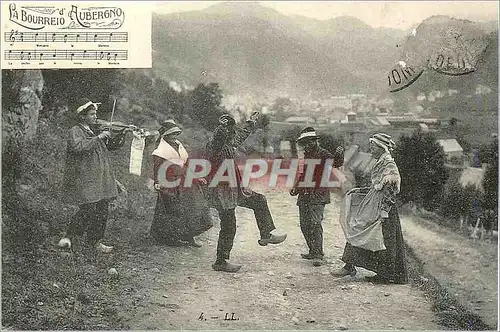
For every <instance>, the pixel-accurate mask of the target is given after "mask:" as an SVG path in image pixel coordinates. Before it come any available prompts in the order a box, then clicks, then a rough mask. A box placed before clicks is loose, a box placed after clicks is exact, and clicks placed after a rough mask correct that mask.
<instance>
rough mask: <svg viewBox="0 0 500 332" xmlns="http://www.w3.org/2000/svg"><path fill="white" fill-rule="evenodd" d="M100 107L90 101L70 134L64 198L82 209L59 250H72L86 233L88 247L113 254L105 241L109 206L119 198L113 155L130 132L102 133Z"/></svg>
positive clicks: (78, 110) (77, 111) (78, 111)
mask: <svg viewBox="0 0 500 332" xmlns="http://www.w3.org/2000/svg"><path fill="white" fill-rule="evenodd" d="M99 104H100V103H93V102H91V101H88V102H86V103H85V104H83V105H81V106H80V107H78V109H77V110H76V113H77V117H78V123H77V124H76V125H75V126H73V127H72V128H71V129H70V130H69V135H68V140H67V152H66V169H65V174H64V189H63V191H64V195H63V196H64V199H65V200H66V202H67V203H69V204H74V205H78V206H79V211H78V212H77V213H76V214H75V215H74V216H73V217H72V219H71V221H70V224H69V227H68V229H67V234H66V236H65V237H64V238H62V239H61V240H60V241H59V246H60V247H71V241H73V239H74V237H75V236H83V234H84V233H86V235H87V236H86V243H87V245H89V246H91V247H93V248H95V249H96V250H97V251H98V252H102V253H109V252H111V251H112V250H113V247H111V246H107V245H104V244H103V243H102V242H101V241H102V239H103V237H104V233H105V231H106V224H107V220H108V206H109V202H110V200H112V199H114V198H116V197H117V196H118V190H117V183H116V180H115V176H114V174H113V169H112V168H111V160H110V159H111V158H110V153H109V151H111V150H116V149H118V148H120V147H122V146H123V144H124V142H125V133H126V132H127V131H128V130H126V129H124V130H122V131H121V132H120V133H118V134H117V135H116V136H114V137H112V136H111V132H110V130H102V131H101V130H100V129H99V128H98V126H96V124H97V108H98V105H99ZM101 129H102V128H101ZM106 129H107V128H106Z"/></svg>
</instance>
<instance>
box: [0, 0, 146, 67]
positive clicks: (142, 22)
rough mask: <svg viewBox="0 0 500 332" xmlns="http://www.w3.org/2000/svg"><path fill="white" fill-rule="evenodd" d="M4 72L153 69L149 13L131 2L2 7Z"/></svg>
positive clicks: (37, 3) (144, 8)
mask: <svg viewBox="0 0 500 332" xmlns="http://www.w3.org/2000/svg"><path fill="white" fill-rule="evenodd" d="M1 36H2V53H1V57H2V68H4V69H29V68H37V69H48V68H151V66H152V54H151V50H152V48H151V11H150V9H149V6H147V5H145V6H138V5H137V4H133V3H127V2H116V1H108V2H99V3H89V2H80V1H75V2H32V3H28V2H2V34H1Z"/></svg>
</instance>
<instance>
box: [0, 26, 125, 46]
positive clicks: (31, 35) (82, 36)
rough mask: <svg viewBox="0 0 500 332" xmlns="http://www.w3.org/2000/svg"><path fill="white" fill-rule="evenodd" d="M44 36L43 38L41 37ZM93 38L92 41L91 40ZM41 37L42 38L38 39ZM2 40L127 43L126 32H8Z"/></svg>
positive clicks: (11, 41)
mask: <svg viewBox="0 0 500 332" xmlns="http://www.w3.org/2000/svg"><path fill="white" fill-rule="evenodd" d="M43 35H45V38H43V37H42V36H43ZM92 36H93V39H92ZM40 37H42V38H40ZM4 39H5V41H6V42H9V43H14V42H19V41H24V42H38V41H42V40H44V41H45V42H50V41H51V42H54V43H57V42H64V43H67V42H71V41H75V42H100V41H108V42H118V43H124V42H127V41H128V33H127V32H111V33H107V32H78V33H77V32H68V33H61V32H30V31H26V32H19V31H18V30H13V29H12V30H10V32H8V33H7V32H6V33H5V34H4Z"/></svg>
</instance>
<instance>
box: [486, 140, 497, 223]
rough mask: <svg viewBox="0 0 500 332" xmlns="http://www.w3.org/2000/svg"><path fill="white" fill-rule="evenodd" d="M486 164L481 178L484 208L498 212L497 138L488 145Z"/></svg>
mask: <svg viewBox="0 0 500 332" xmlns="http://www.w3.org/2000/svg"><path fill="white" fill-rule="evenodd" d="M482 160H484V161H485V162H486V163H487V164H488V166H487V167H486V172H485V174H484V179H483V188H484V202H483V206H484V208H485V209H489V210H494V211H496V212H497V213H498V139H495V140H494V141H493V142H492V143H491V144H490V145H489V149H488V150H487V152H486V155H485V156H484V158H482Z"/></svg>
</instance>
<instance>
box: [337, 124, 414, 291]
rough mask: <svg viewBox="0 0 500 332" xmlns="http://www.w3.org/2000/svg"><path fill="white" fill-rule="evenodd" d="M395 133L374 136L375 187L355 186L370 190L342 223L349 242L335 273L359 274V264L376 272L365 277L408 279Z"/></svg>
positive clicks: (401, 281) (373, 279) (400, 281)
mask: <svg viewBox="0 0 500 332" xmlns="http://www.w3.org/2000/svg"><path fill="white" fill-rule="evenodd" d="M394 145H395V143H394V141H393V140H392V139H391V136H389V135H387V134H383V133H379V134H375V135H373V136H372V137H371V138H370V150H371V153H372V155H373V156H374V157H375V158H376V159H377V162H376V164H375V165H374V166H373V169H372V171H371V186H370V187H368V188H354V189H353V190H351V191H350V192H349V193H348V195H349V194H352V193H366V192H367V193H366V196H364V198H363V200H362V201H361V203H360V204H359V207H358V208H356V209H355V210H353V209H351V212H352V214H353V215H352V217H351V216H349V217H347V218H346V219H347V220H345V222H343V223H342V226H343V228H344V233H345V234H346V238H347V243H346V246H345V249H344V254H343V256H342V261H343V262H344V263H345V265H344V267H343V268H342V269H340V270H338V271H333V272H332V275H333V276H336V277H343V276H347V275H351V276H354V275H356V272H357V271H356V266H359V267H363V268H365V269H367V270H370V271H373V272H376V273H377V274H376V275H375V276H373V277H365V278H366V279H367V280H369V281H371V282H375V283H398V284H404V283H407V282H408V270H407V266H406V260H405V252H404V242H403V234H402V231H401V222H400V220H399V215H398V211H397V208H396V204H395V201H396V195H397V194H398V193H399V191H400V185H401V177H400V175H399V170H398V167H397V165H396V163H395V162H394V159H393V158H392V156H391V151H392V150H393V149H394Z"/></svg>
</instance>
